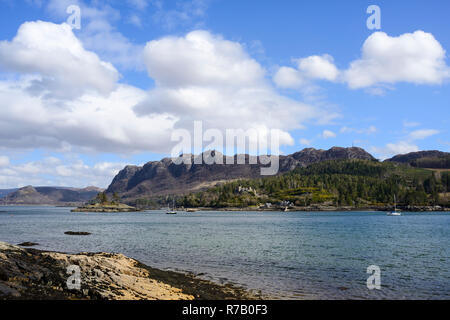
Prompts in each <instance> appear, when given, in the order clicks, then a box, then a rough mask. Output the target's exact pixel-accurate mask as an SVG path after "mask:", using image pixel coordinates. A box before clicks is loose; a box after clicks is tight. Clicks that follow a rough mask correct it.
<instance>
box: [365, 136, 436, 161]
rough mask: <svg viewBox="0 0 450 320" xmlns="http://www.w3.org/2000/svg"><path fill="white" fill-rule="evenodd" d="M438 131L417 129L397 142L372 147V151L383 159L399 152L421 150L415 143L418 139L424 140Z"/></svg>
mask: <svg viewBox="0 0 450 320" xmlns="http://www.w3.org/2000/svg"><path fill="white" fill-rule="evenodd" d="M438 133H439V131H438V130H434V129H420V130H415V131H412V132H410V133H409V134H408V135H407V136H406V137H405V138H404V140H401V141H398V142H395V143H388V144H387V145H386V146H385V147H382V148H377V147H372V151H373V152H374V153H376V154H378V155H379V156H380V157H381V158H382V159H386V158H389V157H392V156H394V155H397V154H405V153H409V152H416V151H419V150H420V148H419V147H418V146H417V145H416V144H415V141H416V140H423V139H426V138H428V137H431V136H433V135H436V134H438Z"/></svg>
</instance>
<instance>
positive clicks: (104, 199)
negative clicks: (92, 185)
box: [95, 192, 108, 204]
mask: <svg viewBox="0 0 450 320" xmlns="http://www.w3.org/2000/svg"><path fill="white" fill-rule="evenodd" d="M95 199H96V200H97V202H99V203H101V204H105V203H108V196H107V195H106V193H105V192H100V193H98V194H97V196H96V197H95Z"/></svg>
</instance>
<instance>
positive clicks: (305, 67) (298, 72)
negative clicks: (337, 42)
mask: <svg viewBox="0 0 450 320" xmlns="http://www.w3.org/2000/svg"><path fill="white" fill-rule="evenodd" d="M294 61H296V63H297V69H294V68H291V67H280V68H279V69H278V70H277V72H276V73H275V75H274V76H273V81H274V83H275V84H276V85H277V86H278V87H279V88H284V89H300V88H301V87H310V88H311V82H312V81H313V80H328V81H335V80H336V79H337V77H338V75H339V70H338V69H337V68H336V66H335V65H334V62H333V57H331V56H330V55H328V54H324V55H322V56H309V57H306V58H302V59H294Z"/></svg>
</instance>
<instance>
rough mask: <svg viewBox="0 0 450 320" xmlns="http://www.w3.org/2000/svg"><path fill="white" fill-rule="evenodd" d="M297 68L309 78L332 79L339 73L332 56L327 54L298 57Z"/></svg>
mask: <svg viewBox="0 0 450 320" xmlns="http://www.w3.org/2000/svg"><path fill="white" fill-rule="evenodd" d="M298 69H299V71H300V72H301V74H303V75H305V76H306V77H308V78H311V79H321V80H328V81H334V80H336V78H337V77H338V75H339V71H338V69H337V68H336V66H335V65H334V62H333V57H332V56H330V55H328V54H324V55H322V56H310V57H307V58H303V59H298Z"/></svg>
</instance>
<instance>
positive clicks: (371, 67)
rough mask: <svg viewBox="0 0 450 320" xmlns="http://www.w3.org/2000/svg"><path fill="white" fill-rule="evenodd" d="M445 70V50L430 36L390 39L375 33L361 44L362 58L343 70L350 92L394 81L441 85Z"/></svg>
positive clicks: (423, 34) (408, 34) (417, 35)
mask: <svg viewBox="0 0 450 320" xmlns="http://www.w3.org/2000/svg"><path fill="white" fill-rule="evenodd" d="M449 70H450V69H449V67H448V66H447V65H446V63H445V50H444V49H443V48H442V46H441V44H440V43H439V42H438V41H437V40H436V39H435V38H434V36H433V35H432V34H431V33H426V32H423V31H420V30H419V31H416V32H414V33H405V34H402V35H400V36H398V37H391V36H389V35H387V34H386V33H384V32H375V33H373V34H372V35H370V36H369V37H368V38H367V40H366V41H365V42H364V45H363V47H362V57H361V58H360V59H358V60H355V61H353V62H352V63H351V64H350V68H349V69H348V70H346V71H345V73H344V81H346V82H347V83H348V85H349V87H350V88H352V89H358V88H366V87H371V86H375V85H378V84H394V83H397V82H409V83H415V84H441V83H442V82H443V80H444V79H445V78H448V77H449V76H450V71H449Z"/></svg>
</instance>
